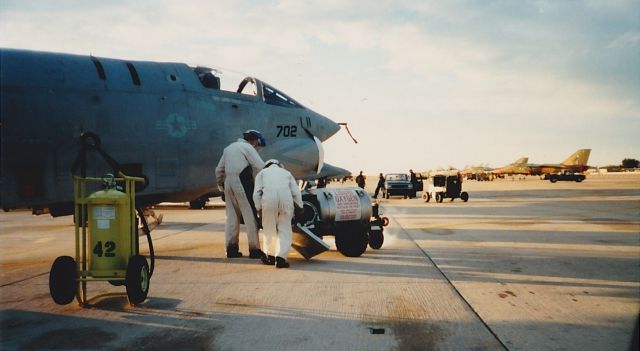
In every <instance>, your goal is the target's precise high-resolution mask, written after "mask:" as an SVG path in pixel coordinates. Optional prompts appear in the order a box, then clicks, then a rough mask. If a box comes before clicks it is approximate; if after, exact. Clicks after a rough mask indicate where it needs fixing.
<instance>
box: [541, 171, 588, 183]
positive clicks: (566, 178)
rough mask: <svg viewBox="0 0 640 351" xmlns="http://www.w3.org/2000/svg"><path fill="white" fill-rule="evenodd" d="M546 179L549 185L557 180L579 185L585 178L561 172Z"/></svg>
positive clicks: (580, 175)
mask: <svg viewBox="0 0 640 351" xmlns="http://www.w3.org/2000/svg"><path fill="white" fill-rule="evenodd" d="M546 178H547V179H549V181H550V182H551V183H555V182H557V181H559V180H560V181H569V182H576V183H580V182H581V181H583V180H585V179H586V178H587V177H585V175H584V174H580V173H572V172H563V173H558V174H549V175H548V176H547V177H546Z"/></svg>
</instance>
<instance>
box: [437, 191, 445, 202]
mask: <svg viewBox="0 0 640 351" xmlns="http://www.w3.org/2000/svg"><path fill="white" fill-rule="evenodd" d="M443 200H444V197H443V196H442V194H441V193H436V202H442V201H443Z"/></svg>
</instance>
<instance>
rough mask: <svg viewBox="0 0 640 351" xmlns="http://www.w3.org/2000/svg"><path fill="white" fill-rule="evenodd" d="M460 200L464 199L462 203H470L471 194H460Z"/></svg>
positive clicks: (464, 192)
mask: <svg viewBox="0 0 640 351" xmlns="http://www.w3.org/2000/svg"><path fill="white" fill-rule="evenodd" d="M460 199H462V201H464V202H467V201H469V193H467V192H466V191H463V192H462V193H461V194H460Z"/></svg>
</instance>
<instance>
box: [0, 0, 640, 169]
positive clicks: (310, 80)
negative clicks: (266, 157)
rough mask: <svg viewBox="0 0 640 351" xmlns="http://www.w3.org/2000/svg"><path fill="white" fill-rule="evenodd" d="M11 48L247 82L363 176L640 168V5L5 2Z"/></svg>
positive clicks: (4, 30)
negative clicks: (560, 166)
mask: <svg viewBox="0 0 640 351" xmlns="http://www.w3.org/2000/svg"><path fill="white" fill-rule="evenodd" d="M0 46H1V47H9V48H24V49H33V50H42V51H54V52H65V53H74V54H83V55H87V54H92V55H94V56H101V57H112V58H120V59H128V60H151V61H169V62H184V63H189V64H192V65H197V64H199V65H205V66H209V67H218V68H222V69H227V70H234V71H237V72H244V73H246V74H247V75H251V76H255V77H257V78H260V79H262V80H264V81H266V82H269V83H270V84H272V85H274V86H275V87H277V88H278V89H280V90H282V91H284V92H285V93H287V94H288V95H289V96H291V97H293V98H294V99H296V100H298V101H299V102H301V103H302V104H303V105H305V106H307V107H309V108H311V109H313V110H314V111H316V112H318V113H321V114H323V115H325V116H327V117H329V118H331V119H332V120H334V121H336V122H346V123H348V125H349V129H350V130H351V132H352V134H353V136H354V137H355V138H356V139H357V140H358V143H357V144H355V143H354V142H353V141H352V140H351V138H350V137H349V135H348V134H347V133H346V131H344V130H343V131H341V132H339V133H337V134H336V135H335V136H333V137H332V138H331V139H329V140H327V141H326V142H325V143H324V147H325V161H326V162H328V163H331V164H333V165H336V166H340V167H344V168H347V169H349V170H351V171H352V172H358V171H360V170H363V171H364V172H365V173H369V174H374V173H378V172H385V173H387V172H406V171H408V169H410V168H411V169H413V170H418V171H423V170H428V169H437V168H442V167H444V168H447V167H450V166H453V167H457V168H463V167H465V166H468V165H488V166H492V167H499V166H502V165H505V164H508V163H510V162H513V161H515V160H516V159H517V158H520V157H524V156H527V157H529V162H533V163H552V162H555V163H559V162H561V161H562V160H564V159H565V158H567V157H568V156H569V155H570V154H571V153H573V152H574V151H575V150H577V149H580V148H591V149H592V153H591V158H590V160H589V164H590V165H594V166H604V165H609V164H619V163H620V162H621V161H622V159H624V158H635V159H640V0H606V1H605V0H603V1H596V0H586V1H568V0H558V1H551V0H549V1H546V0H541V1H526V0H518V1H506V0H505V1H490V0H487V1H457V0H449V1H421V0H417V1H386V0H382V1H370V0H366V1H359V0H354V1H347V0H323V1H298V0H280V1H243V0H235V1H204V0H200V1H198V0H195V1H192V0H181V1H168V0H164V1H163V0H160V1H157V0H156V1H150V0H148V1H124V0H113V1H80V0H76V1H71V0H67V1H32V0H0Z"/></svg>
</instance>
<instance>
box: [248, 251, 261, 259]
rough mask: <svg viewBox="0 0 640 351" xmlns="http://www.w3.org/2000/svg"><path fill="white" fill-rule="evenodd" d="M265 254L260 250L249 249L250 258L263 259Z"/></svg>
mask: <svg viewBox="0 0 640 351" xmlns="http://www.w3.org/2000/svg"><path fill="white" fill-rule="evenodd" d="M262 256H264V252H262V250H260V249H249V258H261V257H262Z"/></svg>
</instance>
